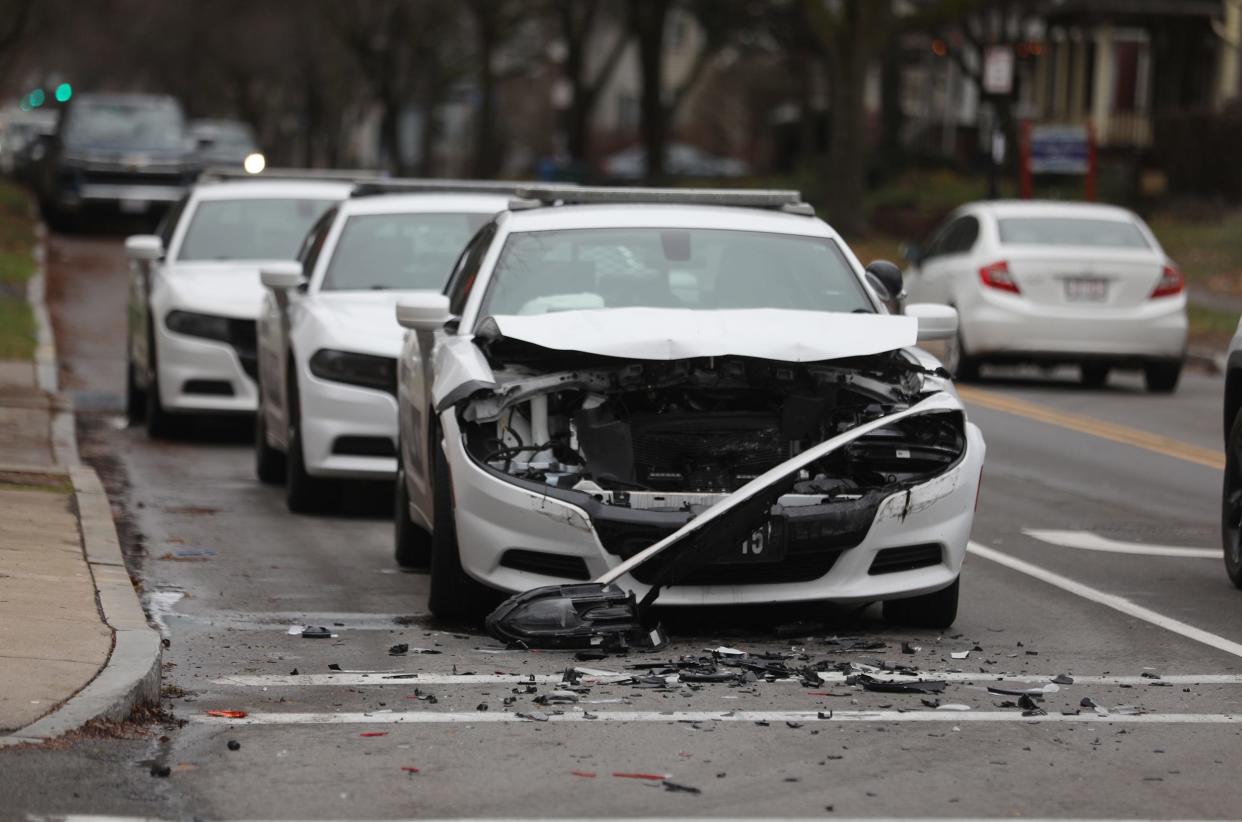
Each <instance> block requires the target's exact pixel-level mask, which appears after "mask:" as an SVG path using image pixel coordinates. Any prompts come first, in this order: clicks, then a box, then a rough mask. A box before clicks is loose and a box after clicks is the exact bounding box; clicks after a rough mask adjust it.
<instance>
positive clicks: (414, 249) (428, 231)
mask: <svg viewBox="0 0 1242 822" xmlns="http://www.w3.org/2000/svg"><path fill="white" fill-rule="evenodd" d="M492 216H493V215H491V214H428V213H413V214H409V213H407V214H365V215H357V216H354V217H350V218H349V221H348V222H346V223H345V227H344V228H343V229H342V230H341V238H340V239H339V240H338V241H337V243H336V250H335V251H334V252H333V253H332V260H331V262H329V263H328V270H327V272H326V273H325V274H324V278H323V285H322V286H320V287H321V288H322V289H324V290H325V291H349V290H354V291H365V290H383V289H389V288H395V289H434V290H436V291H440V290H442V289H443V288H444V284H445V283H446V282H448V278H449V274H450V273H452V271H453V264H454V263H455V262H457V257H458V256H459V255H460V254H461V250H462V248H464V247H465V245H466V242H467V241H468V240H469V239H470V238H471V237H473V236H474V233H475V232H476V231H478V230H479V226H481V225H483V224H484V223H486V222H487V221H489V220H491V219H492Z"/></svg>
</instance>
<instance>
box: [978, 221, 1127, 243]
mask: <svg viewBox="0 0 1242 822" xmlns="http://www.w3.org/2000/svg"><path fill="white" fill-rule="evenodd" d="M997 223H998V225H999V227H1000V241H1001V243H1002V244H1003V245H1058V246H1077V247H1080V248H1135V249H1150V248H1151V245H1149V244H1148V242H1147V238H1146V237H1144V236H1143V232H1142V231H1140V230H1139V227H1138V226H1137V225H1135V224H1134V223H1132V222H1127V221H1123V220H1084V219H1079V218H1069V217H1007V218H1005V219H1003V220H998V221H997Z"/></svg>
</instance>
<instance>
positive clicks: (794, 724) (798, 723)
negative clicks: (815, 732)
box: [785, 721, 802, 730]
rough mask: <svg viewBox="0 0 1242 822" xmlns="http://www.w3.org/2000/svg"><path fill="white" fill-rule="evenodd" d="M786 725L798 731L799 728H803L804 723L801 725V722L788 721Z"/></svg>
mask: <svg viewBox="0 0 1242 822" xmlns="http://www.w3.org/2000/svg"><path fill="white" fill-rule="evenodd" d="M785 724H786V725H787V726H789V727H790V728H793V729H794V730H797V729H798V728H801V727H802V723H801V722H788V721H787V722H786V723H785Z"/></svg>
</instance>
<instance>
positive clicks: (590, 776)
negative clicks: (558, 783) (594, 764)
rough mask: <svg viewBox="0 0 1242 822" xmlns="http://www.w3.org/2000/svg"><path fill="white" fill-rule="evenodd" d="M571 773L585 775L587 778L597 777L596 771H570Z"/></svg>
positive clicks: (572, 774)
mask: <svg viewBox="0 0 1242 822" xmlns="http://www.w3.org/2000/svg"><path fill="white" fill-rule="evenodd" d="M569 774H570V775H571V776H584V777H586V778H587V779H594V778H595V771H570V772H569Z"/></svg>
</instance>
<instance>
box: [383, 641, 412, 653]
mask: <svg viewBox="0 0 1242 822" xmlns="http://www.w3.org/2000/svg"><path fill="white" fill-rule="evenodd" d="M409 650H410V646H409V645H407V644H406V643H404V642H402V643H400V644H397V645H393V646H392V647H391V648H389V649H388V655H389V656H405V654H406V653H407V652H408V651H409Z"/></svg>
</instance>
